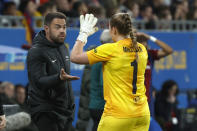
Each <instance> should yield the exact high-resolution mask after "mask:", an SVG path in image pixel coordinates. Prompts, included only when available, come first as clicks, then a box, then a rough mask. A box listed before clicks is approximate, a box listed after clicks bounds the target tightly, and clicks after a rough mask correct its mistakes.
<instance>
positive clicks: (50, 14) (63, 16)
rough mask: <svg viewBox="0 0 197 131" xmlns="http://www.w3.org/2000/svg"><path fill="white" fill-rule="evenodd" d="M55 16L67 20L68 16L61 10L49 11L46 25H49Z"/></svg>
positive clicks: (45, 19)
mask: <svg viewBox="0 0 197 131" xmlns="http://www.w3.org/2000/svg"><path fill="white" fill-rule="evenodd" d="M55 18H59V19H65V21H66V16H65V15H64V14H63V13H61V12H54V13H48V14H47V15H46V16H45V18H44V25H47V26H49V25H50V24H51V22H52V21H53V19H55Z"/></svg>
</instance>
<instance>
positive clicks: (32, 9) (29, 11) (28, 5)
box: [19, 0, 42, 45]
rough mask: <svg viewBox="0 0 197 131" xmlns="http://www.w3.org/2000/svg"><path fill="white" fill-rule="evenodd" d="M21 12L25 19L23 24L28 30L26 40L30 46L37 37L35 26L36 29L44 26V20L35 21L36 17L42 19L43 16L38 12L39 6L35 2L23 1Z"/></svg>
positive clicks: (30, 0) (20, 7)
mask: <svg viewBox="0 0 197 131" xmlns="http://www.w3.org/2000/svg"><path fill="white" fill-rule="evenodd" d="M19 10H20V11H21V12H22V13H23V16H24V17H25V18H24V20H23V24H24V26H25V29H26V40H27V42H28V44H30V45H31V44H32V40H33V38H34V36H35V34H36V33H35V30H34V27H35V26H34V24H35V25H36V27H41V26H42V20H35V17H41V16H42V15H41V14H40V13H39V12H38V11H37V5H36V4H35V2H34V1H33V0H22V1H21V3H20V6H19Z"/></svg>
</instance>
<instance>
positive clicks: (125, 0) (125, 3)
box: [118, 0, 133, 16]
mask: <svg viewBox="0 0 197 131" xmlns="http://www.w3.org/2000/svg"><path fill="white" fill-rule="evenodd" d="M130 3H133V2H132V1H130V0H122V1H120V2H119V3H118V4H119V5H120V6H119V9H118V10H119V11H120V12H123V13H128V14H129V15H130V16H133V13H132V12H131V9H130V8H129V4H130Z"/></svg>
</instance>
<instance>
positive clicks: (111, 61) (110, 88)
mask: <svg viewBox="0 0 197 131" xmlns="http://www.w3.org/2000/svg"><path fill="white" fill-rule="evenodd" d="M131 42H132V41H131V39H130V38H126V39H123V40H120V41H118V42H116V43H107V44H103V45H101V46H98V47H97V48H95V49H93V50H90V51H88V52H87V56H88V61H89V63H90V64H94V63H97V62H103V86H104V87H103V88H104V99H105V101H106V104H105V108H104V113H103V115H104V116H114V117H117V118H130V117H137V116H145V115H150V112H149V107H148V102H147V98H146V95H145V92H146V88H145V86H144V73H145V69H146V64H147V58H148V54H147V51H146V48H145V47H144V46H143V45H142V44H140V43H138V49H137V50H138V60H137V61H136V50H134V49H133V48H131Z"/></svg>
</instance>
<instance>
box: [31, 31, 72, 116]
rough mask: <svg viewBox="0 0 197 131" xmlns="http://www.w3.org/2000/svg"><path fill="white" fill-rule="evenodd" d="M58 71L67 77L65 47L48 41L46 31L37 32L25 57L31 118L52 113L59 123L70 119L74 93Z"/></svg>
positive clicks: (68, 64) (66, 52)
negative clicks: (44, 113)
mask: <svg viewBox="0 0 197 131" xmlns="http://www.w3.org/2000/svg"><path fill="white" fill-rule="evenodd" d="M61 68H64V70H65V72H67V73H68V74H70V69H69V68H70V58H69V52H68V48H66V46H65V45H64V44H60V43H52V42H50V41H48V40H47V39H46V37H45V31H44V30H42V31H40V32H39V33H38V34H37V35H36V36H35V38H34V40H33V46H32V48H31V49H30V50H29V52H28V55H27V70H28V78H29V87H28V105H29V108H30V113H31V115H32V116H34V114H38V113H40V112H53V114H55V116H57V119H60V120H62V119H63V120H67V119H70V118H72V117H73V113H74V99H73V98H74V97H73V92H72V88H71V84H70V82H69V81H62V80H60V70H61Z"/></svg>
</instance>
